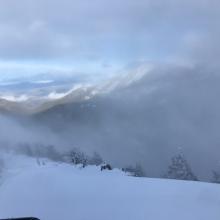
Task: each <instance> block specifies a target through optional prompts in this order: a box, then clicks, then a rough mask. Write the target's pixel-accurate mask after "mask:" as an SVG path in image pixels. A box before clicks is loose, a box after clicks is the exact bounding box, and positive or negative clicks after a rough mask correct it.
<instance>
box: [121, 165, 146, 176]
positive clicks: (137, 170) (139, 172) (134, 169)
mask: <svg viewBox="0 0 220 220" xmlns="http://www.w3.org/2000/svg"><path fill="white" fill-rule="evenodd" d="M122 170H123V171H124V172H128V173H130V174H131V175H132V176H136V177H143V176H146V175H145V172H144V170H143V168H142V166H141V165H140V164H138V163H137V164H136V165H135V166H128V167H126V168H123V169H122Z"/></svg>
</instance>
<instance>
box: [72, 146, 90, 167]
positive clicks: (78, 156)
mask: <svg viewBox="0 0 220 220" xmlns="http://www.w3.org/2000/svg"><path fill="white" fill-rule="evenodd" d="M70 160H71V162H72V163H73V164H76V165H77V164H82V165H83V167H85V166H87V165H88V157H87V155H86V154H84V153H83V152H81V151H80V150H79V149H77V148H75V149H74V150H72V151H71V152H70Z"/></svg>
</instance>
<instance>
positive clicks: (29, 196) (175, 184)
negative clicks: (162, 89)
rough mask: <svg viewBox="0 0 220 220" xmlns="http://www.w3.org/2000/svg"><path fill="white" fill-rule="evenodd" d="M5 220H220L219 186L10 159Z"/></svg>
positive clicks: (2, 194)
mask: <svg viewBox="0 0 220 220" xmlns="http://www.w3.org/2000/svg"><path fill="white" fill-rule="evenodd" d="M4 161H5V168H4V170H5V171H4V173H3V176H2V180H3V181H2V184H1V186H0V218H6V217H20V216H35V217H38V218H40V219H42V220H58V219H59V220H60V219H77V220H91V219H94V220H110V219H111V220H112V219H114V220H123V219H124V220H146V219H151V220H166V219H167V220H172V219H175V220H176V219H178V220H186V219H187V220H207V219H210V220H219V219H220V185H218V184H208V183H198V182H190V181H188V182H186V181H173V180H161V179H148V178H135V177H130V176H127V175H126V174H125V173H123V172H121V171H120V170H118V169H114V170H113V171H102V172H101V171H100V168H99V167H96V166H88V167H86V168H84V169H82V168H80V167H74V166H72V165H69V164H64V163H63V164H61V163H54V162H50V161H48V160H42V159H41V160H39V159H38V160H36V159H31V158H27V157H24V156H16V157H15V156H13V155H12V156H11V155H5V156H4Z"/></svg>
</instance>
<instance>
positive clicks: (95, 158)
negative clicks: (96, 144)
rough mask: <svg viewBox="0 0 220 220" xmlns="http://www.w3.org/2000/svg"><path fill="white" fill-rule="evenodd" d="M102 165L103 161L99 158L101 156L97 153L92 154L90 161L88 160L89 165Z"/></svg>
mask: <svg viewBox="0 0 220 220" xmlns="http://www.w3.org/2000/svg"><path fill="white" fill-rule="evenodd" d="M103 163H104V161H103V159H102V158H101V156H100V155H99V154H98V153H97V152H94V153H93V155H92V157H90V159H89V164H90V165H96V166H99V165H101V164H103Z"/></svg>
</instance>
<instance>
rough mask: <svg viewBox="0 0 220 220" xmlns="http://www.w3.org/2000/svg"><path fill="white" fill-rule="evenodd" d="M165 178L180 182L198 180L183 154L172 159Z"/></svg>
mask: <svg viewBox="0 0 220 220" xmlns="http://www.w3.org/2000/svg"><path fill="white" fill-rule="evenodd" d="M164 177H165V178H169V179H178V180H194V181H197V180H198V179H197V177H196V176H195V175H194V173H193V172H192V170H191V167H190V165H189V164H188V162H187V161H186V159H185V158H184V157H183V156H182V155H181V154H179V155H177V156H175V157H173V158H172V162H171V165H170V166H169V168H168V172H167V174H166V175H165V176H164Z"/></svg>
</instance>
